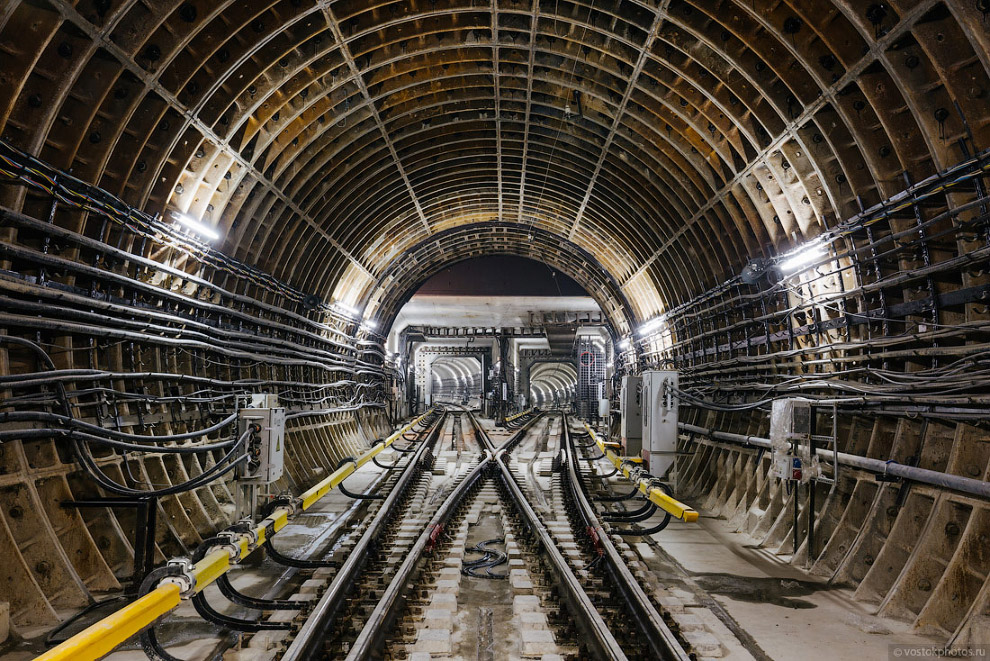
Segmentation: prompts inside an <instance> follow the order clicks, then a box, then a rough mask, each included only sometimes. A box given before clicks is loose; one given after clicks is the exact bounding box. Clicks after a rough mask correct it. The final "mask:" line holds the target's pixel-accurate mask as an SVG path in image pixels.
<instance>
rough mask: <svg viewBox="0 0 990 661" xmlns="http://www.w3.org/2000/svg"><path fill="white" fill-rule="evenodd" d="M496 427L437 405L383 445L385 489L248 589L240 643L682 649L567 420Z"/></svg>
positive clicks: (325, 652)
mask: <svg viewBox="0 0 990 661" xmlns="http://www.w3.org/2000/svg"><path fill="white" fill-rule="evenodd" d="M493 436H495V433H494V432H493V433H492V434H489V432H487V431H486V429H485V427H483V426H482V424H481V423H480V422H479V421H478V420H477V419H476V418H475V417H474V415H473V414H472V413H470V412H469V411H461V410H457V409H447V410H445V411H438V412H437V413H436V415H435V416H432V417H431V418H430V419H429V420H428V421H426V422H425V423H424V424H422V425H420V426H419V427H418V428H416V429H415V430H414V431H413V432H410V433H408V434H406V435H405V436H403V437H402V440H403V441H404V443H403V442H396V444H393V446H392V448H393V449H394V450H396V451H397V453H396V455H395V458H394V459H393V460H392V463H390V464H382V463H380V462H378V461H377V460H376V461H375V463H377V464H378V465H379V466H381V467H382V468H386V469H388V472H387V473H386V476H385V477H383V478H381V479H379V480H377V481H376V483H375V484H376V485H377V491H378V492H380V493H381V495H379V494H378V493H371V492H370V491H372V490H373V489H372V490H369V493H366V494H351V495H352V497H358V498H361V499H363V500H362V501H361V502H362V504H363V508H361V509H360V512H362V513H363V518H361V519H360V520H359V521H352V522H350V523H349V524H348V525H346V526H341V528H342V531H341V534H339V535H337V536H336V539H335V540H334V542H333V544H332V551H331V552H329V553H325V554H323V557H324V558H325V559H328V560H336V561H337V562H325V563H324V564H325V565H326V566H323V567H319V568H316V569H315V570H314V569H313V568H312V567H307V568H304V569H299V570H298V572H297V573H298V574H299V575H298V576H296V577H295V580H294V581H293V582H292V584H291V590H289V591H290V592H291V591H292V590H294V591H295V594H291V595H290V596H288V598H286V595H285V594H284V593H283V594H280V595H275V596H279V597H280V599H276V600H268V601H265V600H259V601H258V603H257V604H256V608H255V610H254V612H255V614H256V615H257V611H258V610H261V611H263V612H264V614H265V617H263V618H262V619H260V620H252V621H251V622H249V623H248V624H251V625H253V626H247V627H246V628H241V629H240V630H241V631H245V632H248V633H251V634H252V635H251V636H250V637H248V638H246V639H243V640H242V641H241V648H242V649H247V650H250V651H251V652H258V653H261V654H260V655H259V658H281V659H288V660H293V661H297V660H303V659H322V658H329V659H348V660H351V661H358V660H361V659H382V658H385V659H419V658H426V656H425V655H430V656H431V657H432V658H444V657H454V658H457V657H460V658H477V659H479V660H482V661H486V660H489V659H491V660H493V661H494V659H502V658H540V657H543V656H544V655H551V658H557V657H560V658H567V659H614V660H616V661H619V660H623V659H668V660H677V661H687V659H689V658H693V657H694V655H693V654H692V652H693V650H692V649H691V645H690V644H689V642H688V641H687V640H686V639H685V638H684V637H683V636H681V635H680V634H679V632H678V631H677V624H676V622H675V621H674V620H672V619H671V618H670V616H669V615H666V614H665V613H664V610H663V609H662V608H661V607H660V604H659V603H658V602H657V600H656V599H655V598H654V596H653V594H654V593H653V591H652V590H651V586H650V585H649V584H648V583H646V582H645V579H646V578H647V575H646V573H645V572H643V571H640V569H639V568H638V567H637V565H636V563H635V561H634V559H633V555H632V553H631V552H630V550H629V547H628V546H626V545H625V544H624V542H622V540H621V538H618V537H613V535H614V531H612V530H611V526H610V524H609V523H608V522H603V521H601V520H600V516H601V515H600V513H599V511H598V508H596V506H595V505H593V501H592V498H590V497H589V488H588V485H586V478H587V476H586V475H585V473H584V472H583V471H582V462H583V461H585V460H586V459H587V458H586V457H582V455H581V452H582V449H586V448H588V447H590V446H591V444H589V443H585V444H582V443H580V442H579V439H576V438H575V435H574V434H573V433H572V431H571V429H570V424H569V421H568V418H567V416H566V415H564V414H561V413H547V414H535V413H534V414H530V415H526V416H522V417H520V418H516V419H514V420H511V421H510V422H509V424H508V425H507V431H503V432H499V433H498V435H497V438H496V440H493ZM342 491H344V492H345V493H348V492H347V491H346V489H342ZM612 506H615V503H612ZM618 507H619V508H620V510H621V508H622V507H623V506H622V505H619V506H618ZM354 518H358V516H357V515H355V517H354ZM627 562H631V563H632V565H633V568H632V569H631V568H630V566H629V564H627ZM314 567H315V565H314ZM653 587H655V586H653ZM283 592H284V591H283ZM275 602H279V603H281V604H283V605H282V606H280V607H279V608H271V609H269V608H266V604H273V603H275ZM293 606H297V607H296V608H293ZM228 613H229V611H228ZM256 615H255V616H256ZM235 619H236V618H235ZM240 621H241V622H242V623H245V622H247V621H246V620H240ZM553 655H556V657H555V656H553ZM153 658H155V657H153ZM158 658H160V659H168V658H169V657H167V656H160V657H158ZM251 658H254V657H253V656H252V657H251Z"/></svg>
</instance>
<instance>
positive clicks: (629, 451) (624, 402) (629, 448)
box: [619, 376, 643, 457]
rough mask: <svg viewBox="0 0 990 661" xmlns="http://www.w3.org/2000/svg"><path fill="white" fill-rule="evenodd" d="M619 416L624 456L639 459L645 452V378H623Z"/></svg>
mask: <svg viewBox="0 0 990 661" xmlns="http://www.w3.org/2000/svg"><path fill="white" fill-rule="evenodd" d="M619 415H620V416H621V417H620V423H619V436H620V438H621V439H622V451H623V454H625V455H626V456H627V457H638V456H640V453H641V452H642V451H643V377H640V376H624V377H622V387H621V389H620V392H619Z"/></svg>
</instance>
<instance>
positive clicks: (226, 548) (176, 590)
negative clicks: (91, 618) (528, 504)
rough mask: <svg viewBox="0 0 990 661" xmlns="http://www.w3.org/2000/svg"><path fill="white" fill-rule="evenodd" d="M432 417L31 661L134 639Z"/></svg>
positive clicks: (67, 658) (58, 659)
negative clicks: (184, 570)
mask: <svg viewBox="0 0 990 661" xmlns="http://www.w3.org/2000/svg"><path fill="white" fill-rule="evenodd" d="M432 412H433V410H432V409H431V410H429V411H427V412H426V413H424V414H423V415H421V416H420V417H418V418H416V419H415V420H413V421H412V422H410V423H409V424H407V425H406V426H405V427H403V428H402V429H399V430H398V431H396V432H395V433H393V434H392V435H391V436H389V437H388V438H386V439H385V440H384V441H383V442H382V443H377V444H376V445H375V446H374V447H372V448H371V449H369V450H368V451H367V452H365V453H364V454H362V455H361V456H360V457H359V458H358V459H356V460H355V461H354V462H348V463H347V464H345V465H344V466H341V467H340V468H338V469H337V470H335V471H334V472H333V473H331V474H330V475H328V476H327V477H325V478H324V479H323V480H321V481H320V482H318V483H317V484H315V485H313V487H311V488H310V489H308V490H307V491H305V492H303V493H302V494H301V495H300V496H299V497H297V498H295V499H293V501H292V503H291V504H289V505H283V506H280V507H277V508H275V510H274V511H273V512H272V513H271V514H269V515H268V516H267V517H265V518H264V519H263V520H262V521H261V522H259V523H258V524H257V525H256V526H255V527H254V528H252V529H251V530H250V531H248V532H240V531H238V532H234V533H232V534H231V544H230V545H227V544H224V545H222V546H217V547H216V548H215V549H214V550H212V551H210V552H209V553H207V554H206V556H204V557H203V559H202V560H200V561H199V562H197V563H196V564H195V565H193V566H192V567H191V568H190V569H189V570H188V572H187V573H186V575H185V576H184V577H179V578H178V579H176V578H166V579H163V582H162V583H160V584H159V585H158V587H156V588H155V589H154V590H152V591H151V592H149V593H148V594H146V595H144V596H143V597H141V598H139V599H137V600H135V601H133V602H131V603H130V604H128V605H127V606H124V607H123V608H121V609H120V610H118V611H116V612H114V613H112V614H110V615H108V616H107V617H105V618H103V619H102V620H100V621H99V622H96V623H95V624H92V625H90V626H89V627H87V628H86V629H83V630H82V631H80V632H79V633H77V634H76V635H75V636H73V637H72V638H69V639H68V640H66V641H64V642H62V643H61V644H59V645H57V646H56V647H53V648H52V649H50V650H48V651H47V652H45V653H44V654H42V655H41V656H39V657H37V659H35V661H78V659H98V658H100V657H101V656H104V655H105V654H108V653H109V652H111V651H112V650H113V649H114V648H115V647H117V646H118V645H120V644H121V643H123V642H124V641H125V640H127V639H128V638H130V637H131V636H133V635H134V634H135V633H137V632H139V631H140V630H141V629H143V628H144V627H146V626H148V625H149V624H151V623H152V622H154V621H155V620H157V619H158V618H159V617H161V616H163V615H165V614H167V613H168V612H169V611H171V610H172V609H174V608H175V607H176V606H178V605H179V602H180V601H181V599H186V598H189V597H192V596H193V595H195V594H197V593H199V592H202V591H203V589H205V588H206V586H208V585H209V584H210V583H212V582H213V581H215V580H217V578H219V577H220V576H222V575H223V574H225V573H226V572H227V571H228V570H229V569H230V568H231V567H232V566H234V565H236V564H238V563H240V562H241V561H242V560H243V559H244V558H246V557H247V556H249V555H250V554H251V553H252V552H253V551H254V550H255V549H256V548H258V546H260V545H261V544H262V543H263V542H264V541H265V539H267V538H269V537H271V536H272V535H274V534H275V533H276V532H278V531H279V530H281V529H282V528H284V527H285V526H286V525H287V524H288V522H289V515H290V514H298V513H299V512H302V511H305V510H307V509H309V508H310V507H312V506H313V505H314V504H316V502H318V501H319V500H320V499H321V498H323V496H325V495H326V494H327V493H329V492H330V491H331V490H332V489H334V488H336V487H337V486H338V485H339V484H340V483H341V482H343V481H344V480H345V479H346V478H347V477H348V476H349V475H351V474H352V473H354V471H356V470H357V469H358V468H360V467H362V466H364V465H365V464H367V463H368V462H369V461H371V460H372V459H373V458H374V457H376V456H377V455H378V454H379V453H380V452H382V450H384V449H385V448H387V447H388V446H389V445H391V444H392V443H394V442H395V441H396V440H397V439H398V438H399V437H401V436H402V435H403V434H405V433H406V432H408V431H409V430H410V429H412V428H413V427H414V426H415V425H417V424H419V423H420V422H421V421H422V420H423V419H424V418H426V417H427V416H429V415H430V414H431V413H432Z"/></svg>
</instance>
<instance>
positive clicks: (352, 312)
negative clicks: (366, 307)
mask: <svg viewBox="0 0 990 661" xmlns="http://www.w3.org/2000/svg"><path fill="white" fill-rule="evenodd" d="M333 307H335V308H336V309H337V311H338V312H342V313H344V314H346V315H347V316H348V317H356V316H358V311H357V308H355V307H354V306H353V305H348V304H347V303H344V302H343V301H337V302H336V303H334V304H333Z"/></svg>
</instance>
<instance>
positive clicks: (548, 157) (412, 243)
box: [0, 0, 990, 332]
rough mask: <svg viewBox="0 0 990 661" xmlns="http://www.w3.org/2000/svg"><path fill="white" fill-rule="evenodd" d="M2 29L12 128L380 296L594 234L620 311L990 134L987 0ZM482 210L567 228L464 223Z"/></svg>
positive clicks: (566, 260) (0, 85)
mask: <svg viewBox="0 0 990 661" xmlns="http://www.w3.org/2000/svg"><path fill="white" fill-rule="evenodd" d="M0 30H2V33H0V37H2V39H0V44H2V46H0V48H2V49H3V50H4V51H5V53H4V57H3V60H4V62H5V64H4V66H3V72H2V73H0V103H2V104H3V105H2V106H0V123H2V127H3V136H4V139H6V140H8V141H10V142H11V143H13V144H14V145H16V146H18V147H20V148H22V149H25V150H26V151H29V152H31V153H33V154H36V155H38V156H39V157H41V158H42V159H44V160H46V161H49V162H51V163H53V164H54V165H56V166H58V167H62V168H72V171H73V173H74V174H75V176H77V177H79V178H81V179H83V180H86V181H92V182H94V183H98V184H99V185H101V186H103V187H104V188H106V189H108V190H110V191H111V192H113V193H116V194H119V195H120V196H122V197H123V198H124V199H126V200H127V201H129V202H131V203H133V204H137V205H139V206H142V207H144V208H145V209H146V210H148V211H150V212H154V213H163V214H167V213H168V212H170V211H173V210H178V211H183V212H188V213H190V214H191V215H193V216H195V217H197V218H203V219H204V220H205V221H206V222H208V223H211V224H216V225H218V226H219V228H220V230H221V232H222V233H223V235H224V238H223V240H222V244H218V246H219V247H221V248H222V249H223V250H225V251H227V252H229V253H232V254H233V255H235V256H236V257H239V258H241V259H243V260H245V261H248V262H250V263H256V264H257V265H259V266H260V267H262V268H264V269H267V270H269V271H271V272H273V273H274V274H275V275H277V276H279V277H281V278H284V279H286V280H288V281H290V282H292V283H293V284H296V285H298V286H300V287H302V288H304V289H307V290H310V291H315V292H317V293H319V294H321V295H323V296H326V297H328V298H334V299H336V298H341V299H344V300H346V301H347V302H350V303H356V304H358V305H359V306H363V305H365V304H366V303H367V302H368V301H374V305H376V306H377V305H379V302H380V301H382V300H385V299H389V298H395V297H396V296H398V298H401V297H402V295H404V294H405V293H407V292H408V289H409V287H410V286H412V284H413V282H412V281H407V280H401V281H398V282H395V281H394V280H389V278H388V277H387V276H388V275H389V274H392V273H393V272H396V271H397V270H401V271H405V272H407V273H413V274H414V276H415V277H413V278H412V280H414V281H415V283H416V284H418V282H421V281H422V279H423V277H425V276H427V275H429V274H430V273H431V272H434V271H435V270H436V269H437V268H439V267H440V266H442V264H443V263H447V262H449V261H454V260H456V259H458V258H464V257H465V256H468V255H473V254H484V253H492V252H504V253H512V254H526V255H527V256H534V257H538V258H541V259H544V260H545V261H547V262H548V263H551V264H552V265H554V266H555V267H557V268H560V269H561V270H563V271H565V272H567V273H568V274H569V275H571V276H572V277H576V278H580V277H581V273H580V272H579V270H578V269H579V266H578V265H579V264H581V263H582V262H581V260H574V259H572V258H571V257H568V255H587V256H589V257H590V259H591V260H593V261H594V262H595V263H594V265H593V266H594V267H595V268H594V269H593V271H595V273H594V274H593V275H590V276H589V275H585V276H584V281H583V282H582V284H585V285H586V286H588V287H589V291H593V290H594V291H597V293H595V295H596V298H599V302H600V303H602V304H603V306H604V307H605V309H606V312H607V313H608V314H609V315H610V318H611V319H612V321H613V324H614V325H615V326H616V328H617V329H619V330H620V331H623V332H624V331H625V330H627V329H628V323H629V318H628V317H629V316H630V315H634V316H635V317H637V318H639V319H643V318H647V317H649V316H651V315H653V314H654V313H656V312H657V311H659V310H661V309H663V308H664V307H669V306H670V305H673V304H675V303H677V302H680V301H682V300H684V299H685V298H687V297H689V296H691V295H692V294H694V293H697V292H698V291H700V290H702V289H703V288H705V287H706V286H710V285H711V284H713V283H714V282H716V281H719V280H721V279H723V278H724V277H725V276H726V275H728V274H730V273H732V272H734V271H737V270H738V269H739V268H740V267H741V266H742V265H743V264H744V263H745V261H746V259H747V257H749V256H755V255H761V254H764V253H766V252H767V251H768V250H769V251H775V250H780V249H783V248H787V247H790V246H791V245H792V244H793V243H799V242H801V241H802V240H803V239H805V238H807V237H809V236H814V235H815V234H817V233H818V232H819V231H820V229H821V227H822V226H827V225H830V224H832V223H834V222H835V221H836V219H838V218H845V217H848V216H850V215H852V214H854V213H856V212H857V211H858V210H859V209H860V208H861V207H860V205H864V204H865V205H867V206H869V205H870V204H873V203H876V202H877V201H879V200H881V199H883V198H885V197H887V196H889V195H892V194H893V193H895V192H897V191H899V190H901V189H902V188H903V187H904V185H905V178H908V179H911V180H919V179H921V178H923V177H925V176H928V175H929V174H931V173H932V172H934V171H935V170H937V169H940V168H944V167H946V166H948V165H951V164H952V163H954V162H956V161H958V160H960V159H961V157H962V156H963V155H962V154H960V152H959V149H958V144H957V143H958V142H959V138H960V137H965V136H966V135H967V134H969V137H970V139H971V141H972V142H973V143H975V144H977V145H985V144H986V143H987V138H988V137H990V136H988V135H987V133H988V128H987V116H986V113H985V111H984V106H985V103H986V94H987V89H988V84H990V82H988V79H987V74H986V71H987V69H988V56H987V51H988V48H987V47H988V34H987V31H986V30H985V15H984V13H983V12H982V11H981V5H980V3H979V2H975V1H971V0H952V1H949V2H936V1H935V0H891V1H889V2H882V3H881V2H877V3H874V2H858V1H854V0H828V1H826V0H817V1H812V0H786V1H764V0H758V1H756V2H754V1H753V0H693V1H687V0H659V1H652V2H636V1H632V0H624V1H622V2H613V1H606V0H586V1H569V0H418V1H405V0H404V1H396V2H385V1H381V2H368V1H367V0H360V1H358V0H348V1H330V0H321V1H320V2H314V1H312V0H282V1H280V2H262V1H258V2H233V1H228V2H205V0H204V1H197V2H182V1H180V0H174V1H172V0H169V1H159V2H144V1H140V0H82V1H80V2H78V3H72V2H69V1H68V0H38V1H36V2H7V3H5V4H4V6H3V9H0ZM905 173H906V175H905ZM2 195H3V196H4V197H3V202H4V204H8V205H11V206H15V207H16V206H18V205H20V204H22V202H23V198H22V197H20V196H22V195H23V192H22V191H20V190H15V191H7V192H3V193H2ZM479 224H492V225H493V226H494V225H498V226H502V227H504V228H508V229H507V231H508V232H512V233H514V236H516V237H522V236H526V237H528V236H529V235H530V234H529V231H530V228H532V229H534V230H536V231H539V232H540V236H542V237H546V239H545V240H542V241H538V242H533V241H529V240H528V239H527V240H522V239H518V238H517V239H510V240H507V239H506V234H505V233H504V232H499V231H485V232H479V233H477V234H476V237H475V238H476V241H475V243H473V244H471V245H469V246H465V245H460V244H456V245H455V243H454V242H444V241H443V237H445V236H451V237H456V236H460V235H459V234H457V231H458V228H463V227H464V226H467V225H479ZM481 226H483V225H481ZM94 231H95V230H94ZM523 231H525V234H523V233H522V232H523ZM558 250H559V251H560V252H561V255H557V254H554V252H555V251H558ZM410 254H415V256H416V259H417V260H422V261H423V262H424V263H428V264H429V265H430V266H429V268H427V267H425V266H421V265H419V263H418V262H417V264H411V265H410V264H406V263H400V262H402V260H403V259H404V258H408V257H409V256H410ZM581 268H584V266H581ZM598 271H603V272H604V273H605V275H599V273H598ZM420 276H422V277H420ZM388 287H392V288H394V287H398V288H399V289H400V290H401V292H400V293H399V294H394V293H392V292H389V291H385V289H387V288H388ZM603 292H604V293H603ZM386 303H387V300H386ZM383 314H385V315H386V316H387V315H389V314H394V310H391V311H389V310H387V309H386V308H383Z"/></svg>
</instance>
